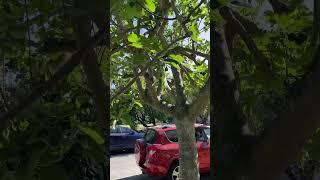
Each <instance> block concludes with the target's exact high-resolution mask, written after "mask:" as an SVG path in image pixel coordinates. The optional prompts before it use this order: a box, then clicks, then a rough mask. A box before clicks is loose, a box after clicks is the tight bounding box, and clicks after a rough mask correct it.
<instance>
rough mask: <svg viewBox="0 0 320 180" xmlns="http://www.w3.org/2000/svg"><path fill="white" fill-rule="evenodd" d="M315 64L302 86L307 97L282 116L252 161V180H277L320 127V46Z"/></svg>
mask: <svg viewBox="0 0 320 180" xmlns="http://www.w3.org/2000/svg"><path fill="white" fill-rule="evenodd" d="M313 62H314V63H313V67H312V69H311V71H310V73H307V74H306V75H305V76H304V77H303V79H302V80H301V84H300V85H301V86H299V88H301V89H302V90H304V92H303V94H302V95H301V96H300V97H297V99H296V101H295V105H294V107H293V108H292V109H288V110H287V111H286V112H284V113H283V114H281V115H280V116H278V118H277V120H275V123H276V124H275V125H274V127H273V128H272V129H270V131H269V132H268V133H267V134H266V136H265V137H264V139H263V140H262V141H261V142H260V143H259V145H258V146H257V147H256V151H254V152H255V153H254V156H253V159H252V163H253V164H252V170H251V172H252V174H251V179H252V180H253V179H261V180H267V179H276V178H277V177H278V176H279V175H280V173H281V171H282V170H283V169H284V168H286V167H287V166H288V165H289V163H291V162H292V161H294V160H295V159H296V158H297V157H298V154H299V153H300V152H301V149H302V148H303V145H304V144H305V143H306V142H307V140H308V139H309V138H310V137H311V136H312V134H313V133H314V132H315V131H316V129H317V128H318V127H319V125H320V121H319V117H320V112H319V110H318V107H319V106H320V94H319V92H320V84H319V83H318V82H319V81H320V46H318V47H317V51H316V53H315V55H314V60H313ZM306 115H307V118H306ZM302 119H304V121H303V122H301V120H302Z"/></svg>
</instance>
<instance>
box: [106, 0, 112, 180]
mask: <svg viewBox="0 0 320 180" xmlns="http://www.w3.org/2000/svg"><path fill="white" fill-rule="evenodd" d="M105 2H106V11H107V12H106V14H107V19H106V22H107V23H106V28H107V30H106V33H107V36H106V49H107V54H108V56H107V59H106V61H107V62H108V65H107V71H108V75H107V79H105V81H106V85H107V88H108V93H107V103H108V105H107V106H108V107H109V109H107V110H106V113H107V121H106V122H107V124H106V128H105V129H106V130H107V132H105V141H104V142H105V147H106V160H107V161H106V165H105V172H104V179H106V180H110V150H109V147H110V146H109V144H110V119H111V118H110V106H111V101H110V80H111V71H110V69H111V53H110V52H111V45H110V44H111V39H110V32H111V31H110V19H111V11H110V4H111V1H110V0H105Z"/></svg>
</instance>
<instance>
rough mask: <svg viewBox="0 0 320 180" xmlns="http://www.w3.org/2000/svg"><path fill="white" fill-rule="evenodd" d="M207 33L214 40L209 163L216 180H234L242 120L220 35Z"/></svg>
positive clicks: (232, 76)
mask: <svg viewBox="0 0 320 180" xmlns="http://www.w3.org/2000/svg"><path fill="white" fill-rule="evenodd" d="M211 29H212V32H213V37H214V41H213V42H214V43H213V44H212V46H213V51H214V52H215V53H214V54H212V55H214V57H211V59H213V61H212V64H211V67H210V71H212V72H213V73H214V74H213V76H211V77H212V79H211V80H212V83H211V85H212V87H211V89H212V92H213V94H212V95H213V99H214V101H213V102H212V103H211V111H212V113H211V114H213V119H215V123H216V124H215V126H214V127H215V130H214V131H213V138H211V141H212V142H211V143H212V144H213V146H214V148H211V154H212V155H211V157H212V158H211V162H212V163H213V166H214V169H215V172H214V174H215V175H216V176H217V179H219V180H221V179H226V180H233V179H237V177H238V173H239V172H238V166H239V165H240V164H239V162H238V161H237V159H238V160H239V158H237V156H238V154H237V151H238V150H239V145H240V144H239V142H240V138H241V128H242V126H243V123H244V122H243V120H244V119H243V118H242V114H241V111H240V110H241V109H240V105H239V91H238V87H237V84H236V77H235V74H234V71H233V68H232V61H231V57H230V53H229V50H228V45H227V42H226V38H225V34H224V31H223V29H222V28H221V29H217V28H216V27H213V28H211ZM213 107H214V108H213ZM211 123H213V121H211ZM211 125H212V124H211ZM212 126H213V125H212Z"/></svg>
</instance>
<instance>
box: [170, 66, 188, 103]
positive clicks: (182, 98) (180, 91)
mask: <svg viewBox="0 0 320 180" xmlns="http://www.w3.org/2000/svg"><path fill="white" fill-rule="evenodd" d="M171 70H172V74H173V80H174V86H175V89H176V102H177V104H176V105H177V106H179V107H182V106H185V105H186V103H187V98H186V95H185V92H184V86H183V82H182V78H181V74H180V72H179V71H178V70H177V69H176V68H175V67H173V66H171Z"/></svg>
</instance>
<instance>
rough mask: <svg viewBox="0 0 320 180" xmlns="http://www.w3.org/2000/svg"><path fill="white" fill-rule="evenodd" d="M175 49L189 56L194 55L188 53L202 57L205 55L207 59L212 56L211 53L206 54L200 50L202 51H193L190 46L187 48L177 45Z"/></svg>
mask: <svg viewBox="0 0 320 180" xmlns="http://www.w3.org/2000/svg"><path fill="white" fill-rule="evenodd" d="M173 51H176V52H178V53H181V54H183V55H185V56H187V57H189V56H190V57H192V56H191V55H187V54H186V53H190V54H191V53H195V54H196V55H197V56H201V57H204V58H206V59H210V56H209V54H206V53H203V52H200V51H195V52H193V50H192V49H190V48H186V47H181V46H177V47H175V48H174V49H173ZM190 59H192V58H190Z"/></svg>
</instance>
